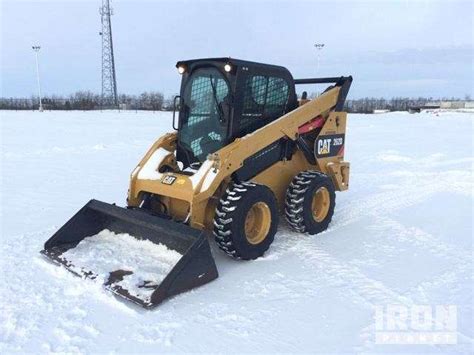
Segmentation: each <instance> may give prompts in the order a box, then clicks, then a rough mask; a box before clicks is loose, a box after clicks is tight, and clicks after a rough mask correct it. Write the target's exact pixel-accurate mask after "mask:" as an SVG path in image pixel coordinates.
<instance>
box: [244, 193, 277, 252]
mask: <svg viewBox="0 0 474 355" xmlns="http://www.w3.org/2000/svg"><path fill="white" fill-rule="evenodd" d="M271 222H272V216H271V212H270V208H269V207H268V205H267V204H266V203H265V202H257V203H256V204H254V205H253V206H252V208H250V210H249V211H248V212H247V216H246V217H245V237H246V238H247V240H248V242H249V243H250V244H259V243H261V242H262V241H263V240H264V239H265V237H266V236H267V234H268V231H269V230H270V225H271Z"/></svg>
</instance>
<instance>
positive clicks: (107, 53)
mask: <svg viewBox="0 0 474 355" xmlns="http://www.w3.org/2000/svg"><path fill="white" fill-rule="evenodd" d="M99 12H100V17H101V23H102V31H101V32H100V35H101V37H102V100H101V101H102V107H108V108H111V107H114V108H115V107H118V98H117V79H116V77H115V61H114V46H113V42H112V22H111V20H110V17H111V16H112V15H113V10H112V8H111V7H110V1H109V0H102V6H101V7H100V9H99Z"/></svg>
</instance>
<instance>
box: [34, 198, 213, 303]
mask: <svg viewBox="0 0 474 355" xmlns="http://www.w3.org/2000/svg"><path fill="white" fill-rule="evenodd" d="M41 253H42V254H44V255H45V256H47V257H48V258H49V259H51V260H52V261H53V262H55V263H58V264H62V265H64V266H65V267H66V268H67V269H68V270H70V271H72V272H73V273H74V274H76V275H79V276H81V277H85V278H91V279H95V280H100V281H101V282H103V284H104V287H105V288H107V289H109V290H111V291H112V292H114V293H115V294H117V295H119V296H121V297H124V298H126V299H129V300H130V301H132V302H135V303H137V304H139V305H141V306H143V307H145V308H151V307H154V306H156V305H158V304H159V303H161V302H162V301H163V300H164V299H166V298H168V297H171V296H173V295H176V294H178V293H181V292H184V291H187V290H190V289H192V288H194V287H197V286H201V285H203V284H205V283H207V282H210V281H212V280H214V279H215V278H217V276H218V274H217V268H216V264H215V262H214V259H213V257H212V255H211V250H210V247H209V242H208V238H207V235H206V233H205V232H203V231H200V230H197V229H194V228H191V227H189V226H187V225H184V224H180V223H176V222H173V221H171V220H169V219H164V218H160V217H157V216H154V215H150V214H148V213H146V212H144V211H140V210H131V209H125V208H121V207H117V206H115V205H110V204H107V203H104V202H100V201H97V200H91V201H90V202H89V203H87V204H86V205H85V206H84V207H83V208H82V209H81V210H80V211H79V212H78V213H76V215H74V216H73V217H72V218H71V219H70V220H69V221H68V222H67V223H66V224H65V225H64V226H63V227H61V228H60V229H59V230H58V231H57V232H56V233H55V234H54V235H53V236H52V237H51V238H50V239H49V240H48V241H47V242H46V243H45V245H44V250H42V251H41Z"/></svg>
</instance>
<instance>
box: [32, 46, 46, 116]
mask: <svg viewBox="0 0 474 355" xmlns="http://www.w3.org/2000/svg"><path fill="white" fill-rule="evenodd" d="M31 48H32V49H33V50H34V51H35V57H36V79H37V80H38V97H39V111H40V112H41V111H43V103H42V101H41V84H40V73H39V61H38V52H39V50H40V49H41V47H40V46H32V47H31Z"/></svg>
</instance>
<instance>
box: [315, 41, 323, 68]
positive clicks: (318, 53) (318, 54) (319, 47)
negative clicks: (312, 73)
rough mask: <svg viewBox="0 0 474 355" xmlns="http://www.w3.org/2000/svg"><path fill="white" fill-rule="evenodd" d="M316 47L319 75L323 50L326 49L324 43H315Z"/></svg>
mask: <svg viewBox="0 0 474 355" xmlns="http://www.w3.org/2000/svg"><path fill="white" fill-rule="evenodd" d="M314 47H315V48H316V53H317V62H316V72H317V73H318V74H319V60H320V57H321V50H322V49H323V48H324V43H315V44H314Z"/></svg>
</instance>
